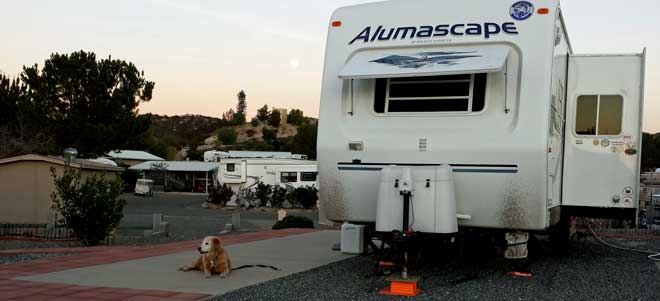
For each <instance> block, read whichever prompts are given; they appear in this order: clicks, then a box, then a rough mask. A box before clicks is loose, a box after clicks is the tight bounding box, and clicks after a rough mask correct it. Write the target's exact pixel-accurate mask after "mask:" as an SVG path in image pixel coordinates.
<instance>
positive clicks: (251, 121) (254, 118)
mask: <svg viewBox="0 0 660 301" xmlns="http://www.w3.org/2000/svg"><path fill="white" fill-rule="evenodd" d="M250 124H251V125H252V126H253V127H258V126H259V119H257V118H256V117H253V118H252V120H250Z"/></svg>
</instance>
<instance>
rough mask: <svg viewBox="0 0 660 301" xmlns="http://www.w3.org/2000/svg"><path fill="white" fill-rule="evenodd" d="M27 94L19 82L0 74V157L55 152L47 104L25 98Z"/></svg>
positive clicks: (43, 100)
mask: <svg viewBox="0 0 660 301" xmlns="http://www.w3.org/2000/svg"><path fill="white" fill-rule="evenodd" d="M26 91H27V86H26V85H25V84H24V83H22V82H21V81H20V80H19V79H13V80H12V79H9V78H8V77H6V76H4V75H2V74H0V141H2V142H1V143H0V158H3V157H9V156H15V155H21V154H26V153H40V154H48V153H50V152H51V151H53V150H55V149H56V146H55V139H54V138H53V135H52V134H51V130H52V127H51V126H50V120H49V118H48V112H49V107H48V103H46V100H45V99H43V98H34V99H30V98H28V97H27V93H26ZM60 151H61V149H60Z"/></svg>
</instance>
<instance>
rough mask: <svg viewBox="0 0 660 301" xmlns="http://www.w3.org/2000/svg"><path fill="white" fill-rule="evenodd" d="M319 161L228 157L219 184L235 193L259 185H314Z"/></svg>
mask: <svg viewBox="0 0 660 301" xmlns="http://www.w3.org/2000/svg"><path fill="white" fill-rule="evenodd" d="M316 178H317V167H316V161H308V160H297V159H276V158H227V159H223V160H222V161H221V163H220V171H219V172H218V181H219V183H220V185H222V184H227V185H228V186H229V187H231V188H232V189H233V190H234V191H239V190H242V189H246V188H252V187H254V186H255V185H257V184H258V183H260V182H261V183H264V184H268V185H279V186H289V187H293V188H297V187H302V186H315V187H318V184H317V183H316Z"/></svg>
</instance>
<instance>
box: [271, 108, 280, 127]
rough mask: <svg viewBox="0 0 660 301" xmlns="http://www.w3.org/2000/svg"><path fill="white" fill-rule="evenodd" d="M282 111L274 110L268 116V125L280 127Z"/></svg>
mask: <svg viewBox="0 0 660 301" xmlns="http://www.w3.org/2000/svg"><path fill="white" fill-rule="evenodd" d="M280 117H281V116H280V111H278V110H273V111H272V112H271V113H270V116H268V125H270V126H274V127H278V126H280Z"/></svg>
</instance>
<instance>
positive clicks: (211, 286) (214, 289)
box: [17, 230, 351, 294]
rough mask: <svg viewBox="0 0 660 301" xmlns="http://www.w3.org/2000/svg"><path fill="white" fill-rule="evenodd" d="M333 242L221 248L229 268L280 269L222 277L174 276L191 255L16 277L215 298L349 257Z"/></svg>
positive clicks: (284, 240) (316, 238)
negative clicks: (227, 256)
mask: <svg viewBox="0 0 660 301" xmlns="http://www.w3.org/2000/svg"><path fill="white" fill-rule="evenodd" d="M338 241H339V231H333V230H328V231H318V232H312V233H305V234H300V235H293V236H288V237H281V238H272V239H267V240H260V241H254V242H249V243H242V244H236V245H230V246H227V247H226V249H227V250H228V252H229V255H230V258H231V260H232V265H233V266H234V267H238V266H240V265H244V264H266V265H274V266H277V267H278V268H280V269H281V271H273V270H271V269H264V268H249V269H242V270H238V271H234V272H232V274H231V276H230V277H229V278H226V279H221V278H220V277H217V276H215V277H213V278H210V279H205V278H204V277H203V275H202V273H200V272H197V271H191V272H187V273H184V272H179V271H177V270H176V269H177V268H178V267H179V266H182V265H184V264H189V263H191V262H192V261H193V260H194V259H195V258H197V256H199V254H198V253H197V252H196V251H186V252H178V253H173V254H168V255H162V256H155V257H147V258H143V259H136V260H129V261H122V262H116V263H111V264H104V265H97V266H90V267H84V268H76V269H70V270H65V271H59V272H53V273H46V274H38V275H32V276H27V277H20V278H17V279H20V280H28V281H39V282H49V283H64V284H74V285H83V286H95V287H116V288H131V289H149V290H161V291H176V292H186V293H201V294H221V293H225V292H228V291H231V290H235V289H238V288H242V287H246V286H250V285H254V284H258V283H261V282H265V281H269V280H272V279H276V278H280V277H283V276H286V275H290V274H293V273H298V272H302V271H306V270H309V269H313V268H315V267H319V266H322V265H326V264H329V263H332V262H335V261H339V260H343V259H347V258H349V257H351V256H350V255H345V254H341V253H340V252H338V251H332V250H331V247H332V245H333V244H334V243H336V242H338Z"/></svg>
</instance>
